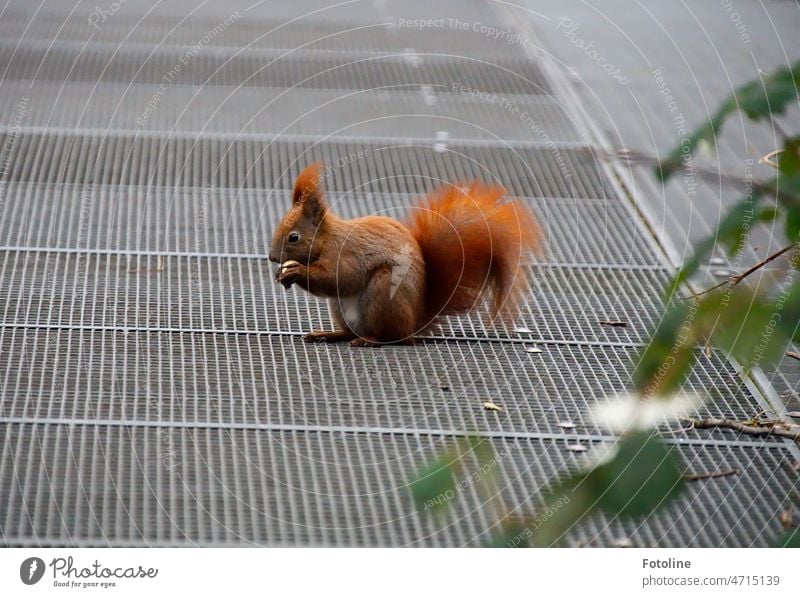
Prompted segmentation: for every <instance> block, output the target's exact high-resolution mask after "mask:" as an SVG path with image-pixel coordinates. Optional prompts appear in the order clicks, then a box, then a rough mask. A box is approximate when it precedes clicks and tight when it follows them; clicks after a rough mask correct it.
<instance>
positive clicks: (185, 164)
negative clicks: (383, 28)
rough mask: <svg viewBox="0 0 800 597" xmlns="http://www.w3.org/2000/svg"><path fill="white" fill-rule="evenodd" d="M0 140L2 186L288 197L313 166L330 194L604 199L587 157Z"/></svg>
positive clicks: (422, 146)
mask: <svg viewBox="0 0 800 597" xmlns="http://www.w3.org/2000/svg"><path fill="white" fill-rule="evenodd" d="M9 135H10V133H5V134H0V146H9V145H10V146H11V147H12V152H11V153H12V156H13V157H14V158H16V159H14V160H13V161H12V162H11V163H10V164H9V167H8V169H7V172H6V173H5V176H4V178H3V180H5V181H7V182H39V183H76V184H106V185H114V186H118V185H137V186H152V185H155V186H162V187H175V186H182V187H186V186H190V187H204V188H212V189H213V188H214V187H218V186H219V187H226V188H233V189H239V188H257V189H291V188H292V186H293V184H294V181H295V179H296V178H297V175H298V174H300V171H301V170H302V169H303V168H304V167H305V166H306V165H308V164H309V163H311V162H315V161H318V160H322V161H324V162H325V163H326V164H328V166H329V170H328V175H327V177H326V179H325V183H326V186H327V187H328V188H329V189H330V190H332V191H340V192H344V191H351V190H354V189H355V190H359V191H370V192H374V193H423V192H426V191H430V190H432V189H433V188H435V187H437V186H439V185H440V184H442V183H444V182H447V181H453V180H454V181H459V180H473V179H476V178H477V179H482V180H486V181H488V182H495V183H498V184H503V185H504V186H505V187H506V189H507V190H508V192H509V193H511V194H513V195H521V196H526V197H567V198H573V199H575V198H581V197H585V198H590V199H597V198H606V197H608V196H609V195H610V194H611V192H612V191H611V188H610V183H609V181H608V180H607V179H606V177H605V176H604V175H603V173H602V172H601V171H600V166H599V164H598V162H597V160H596V159H595V158H594V157H593V155H592V153H591V152H590V151H589V150H587V149H572V148H561V149H559V148H558V147H554V148H546V147H535V146H534V147H519V148H516V147H504V146H500V147H487V146H485V145H473V144H469V145H467V144H463V143H462V144H458V143H452V144H450V145H449V146H447V147H444V148H441V149H440V148H437V147H436V146H435V143H434V142H432V141H431V142H427V143H415V142H413V141H409V142H403V141H392V140H387V141H385V142H378V141H369V142H367V141H359V142H357V143H356V142H349V143H348V142H336V141H317V142H313V143H312V142H309V141H301V140H296V141H292V140H287V139H284V138H283V137H279V138H275V139H272V140H256V139H238V138H236V137H232V138H227V139H222V138H207V137H201V138H199V139H197V138H191V137H178V138H175V137H169V138H166V139H164V138H158V137H152V136H137V135H133V134H131V135H122V134H113V133H104V134H102V135H101V134H80V133H77V134H74V133H39V132H36V133H21V134H15V135H14V136H13V139H14V140H13V141H10V137H9Z"/></svg>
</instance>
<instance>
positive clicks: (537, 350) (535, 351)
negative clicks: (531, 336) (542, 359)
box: [525, 346, 542, 354]
mask: <svg viewBox="0 0 800 597" xmlns="http://www.w3.org/2000/svg"><path fill="white" fill-rule="evenodd" d="M525 352H529V353H531V354H539V353H540V352H542V349H541V348H539V347H537V346H527V347H526V348H525Z"/></svg>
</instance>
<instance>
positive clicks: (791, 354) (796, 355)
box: [786, 350, 800, 361]
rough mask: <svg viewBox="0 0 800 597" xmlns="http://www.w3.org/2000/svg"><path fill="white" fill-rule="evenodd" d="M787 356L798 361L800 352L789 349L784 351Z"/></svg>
mask: <svg viewBox="0 0 800 597" xmlns="http://www.w3.org/2000/svg"><path fill="white" fill-rule="evenodd" d="M786 356H787V357H792V358H793V359H797V360H798V361H800V353H796V352H792V351H791V350H790V351H789V352H787V353H786Z"/></svg>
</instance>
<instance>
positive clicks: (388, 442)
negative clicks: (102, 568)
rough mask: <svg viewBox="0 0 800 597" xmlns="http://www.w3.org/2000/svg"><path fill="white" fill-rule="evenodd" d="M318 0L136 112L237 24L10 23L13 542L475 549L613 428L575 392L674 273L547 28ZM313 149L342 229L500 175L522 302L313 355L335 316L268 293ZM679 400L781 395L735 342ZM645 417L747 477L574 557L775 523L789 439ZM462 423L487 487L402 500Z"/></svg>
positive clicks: (0, 271) (526, 510) (754, 537)
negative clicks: (493, 313) (551, 54)
mask: <svg viewBox="0 0 800 597" xmlns="http://www.w3.org/2000/svg"><path fill="white" fill-rule="evenodd" d="M14 4H16V5H17V6H13V5H14ZM247 4H250V3H247ZM323 4H324V3H321V2H311V1H310V0H298V1H297V2H295V3H292V6H291V7H290V6H289V5H288V4H287V5H280V6H278V5H271V6H270V8H269V10H270V11H272V13H273V14H265V11H266V10H267V9H265V8H263V7H262V8H261V9H253V12H248V13H247V17H246V18H242V19H240V20H238V21H237V22H236V23H235V24H234V25H232V26H231V27H229V28H225V29H224V30H220V31H218V35H216V36H215V37H214V38H213V39H211V40H209V42H208V43H207V44H205V45H203V46H202V47H199V48H198V49H196V51H195V53H193V54H192V56H191V59H190V60H189V61H188V64H187V65H186V66H185V68H182V69H180V72H179V73H176V74H175V76H174V79H173V80H171V81H170V83H169V85H167V86H166V89H165V91H164V92H163V94H161V95H159V97H158V101H157V103H156V104H157V105H156V106H155V107H153V108H152V110H151V111H150V112H146V110H147V109H148V108H147V105H148V102H149V101H150V100H151V99H152V98H153V97H154V95H153V94H154V93H155V92H156V91H157V89H158V85H159V84H160V83H162V82H163V77H164V75H165V74H166V73H168V72H169V71H170V70H171V69H173V67H174V65H175V64H176V63H178V62H180V57H181V56H184V55H186V52H187V51H189V50H190V49H192V48H195V47H196V44H198V40H200V39H202V38H203V36H204V35H205V34H206V33H207V32H208V31H209V30H211V29H213V28H214V27H215V26H216V25H217V24H218V23H220V21H222V19H224V18H225V17H226V16H228V14H230V13H227V14H223V15H219V14H214V13H213V12H212V8H210V7H209V8H208V9H205V8H204V9H203V10H199V12H197V13H196V14H194V13H193V16H192V18H190V19H184V18H183V16H184V12H185V11H183V8H184V7H183V5H181V4H180V0H165V2H164V6H163V7H160V8H159V10H162V12H161V13H158V12H156V13H154V14H152V15H150V16H148V17H147V18H145V19H141V17H142V15H143V14H144V13H145V12H146V11H147V10H148V9H149V8H151V3H148V2H144V0H141V1H139V0H128V2H127V3H125V10H124V11H123V12H121V13H120V14H119V15H115V18H113V19H110V20H109V21H108V22H107V23H104V24H103V25H102V26H101V27H99V28H94V27H92V26H90V25H88V24H87V20H86V14H84V13H86V12H88V11H90V10H92V9H93V7H86V8H85V10H84V9H83V8H78V9H76V13H75V14H73V15H72V16H71V17H65V15H62V14H61V12H60V10H59V9H58V6H57V5H55V4H53V5H51V6H46V7H45V8H44V9H43V10H41V11H39V12H38V13H37V14H36V16H35V17H34V16H33V15H32V14H31V13H29V12H27V11H26V10H25V6H24V5H23V3H21V2H12V7H11V9H10V11H9V12H7V13H3V16H0V34H2V37H3V41H2V42H0V63H2V64H4V65H6V66H5V67H4V68H5V70H4V73H3V75H2V84H0V158H2V159H0V503H2V504H4V506H5V507H4V508H3V509H0V543H1V544H4V545H14V546H20V545H24V546H29V545H47V546H70V545H81V546H103V545H113V546H122V545H126V546H127V545H131V546H144V545H157V546H166V545H198V546H209V545H334V546H401V545H402V546H477V545H484V544H486V543H487V542H488V541H489V540H490V539H491V537H492V536H493V534H494V533H495V532H496V531H497V527H496V525H497V522H498V520H500V518H501V517H502V516H505V515H509V516H512V517H513V516H526V515H530V514H531V513H532V512H533V511H534V510H535V509H536V508H537V507H539V506H541V499H542V498H541V491H542V489H543V488H544V487H545V486H546V484H547V483H548V482H551V481H553V480H554V479H556V478H557V477H558V476H559V475H561V474H564V473H565V472H567V471H569V470H572V469H575V468H576V467H578V466H579V465H581V464H582V463H583V462H584V459H585V458H586V457H587V456H586V455H585V454H582V453H580V452H575V451H572V450H570V449H569V447H568V446H569V445H570V444H574V443H580V444H582V445H585V446H586V447H587V448H593V447H602V446H603V445H605V444H609V443H610V442H611V441H612V440H613V436H612V435H611V434H610V433H609V432H608V431H607V430H606V429H604V428H603V427H601V426H599V425H598V423H597V421H595V420H594V417H593V414H592V407H593V406H594V405H595V404H597V403H598V402H599V401H600V400H602V399H603V398H604V397H605V396H607V395H610V394H617V393H624V392H625V391H626V390H628V389H629V388H630V387H631V382H630V371H631V370H632V368H633V367H635V365H636V361H637V355H638V354H639V353H640V351H641V350H642V348H643V346H644V344H645V342H646V341H647V338H648V330H649V329H650V328H651V327H652V326H653V325H655V324H656V323H657V321H658V318H659V316H660V313H661V310H662V308H663V305H662V302H661V301H662V297H661V288H662V287H663V284H664V282H665V280H667V278H668V276H669V275H670V268H669V267H668V266H667V265H666V261H665V260H664V259H663V257H662V252H661V250H660V248H659V243H658V241H657V239H655V238H654V237H653V236H652V234H651V232H650V230H649V229H648V228H647V227H646V226H645V225H644V224H643V222H642V221H641V219H640V217H639V214H638V212H637V204H634V203H632V202H631V200H630V199H629V198H628V197H626V196H624V195H623V194H622V193H621V191H620V189H619V187H618V185H617V183H616V179H615V175H614V172H613V170H611V169H609V168H608V167H607V164H605V163H603V162H602V161H601V160H600V159H598V157H597V156H598V155H600V153H601V152H598V140H597V139H595V138H594V136H593V135H592V134H589V133H587V131H588V130H589V129H588V128H587V126H586V122H585V120H584V117H583V116H581V115H580V113H579V110H576V109H575V106H574V105H572V104H571V102H572V101H573V100H572V99H571V98H570V96H568V95H566V94H564V93H563V85H564V78H565V75H564V73H563V72H561V71H560V70H559V69H557V68H553V67H552V66H548V62H547V60H546V59H545V57H544V55H543V54H542V53H541V52H539V53H537V49H538V48H539V47H540V44H539V43H538V41H537V40H536V39H535V38H532V37H529V38H528V39H527V43H509V42H508V41H504V40H492V39H490V38H489V37H487V36H486V35H482V34H479V33H475V32H473V31H466V32H462V31H455V30H452V29H443V30H442V31H440V32H437V34H436V35H431V34H430V32H426V31H420V30H418V29H414V28H410V27H405V28H403V27H397V26H391V25H392V23H395V24H396V23H397V22H398V15H400V14H402V15H403V17H404V18H405V17H408V18H411V17H429V18H438V16H439V14H440V12H441V11H445V12H444V13H443V14H444V15H445V16H458V17H459V18H460V19H462V20H467V21H475V22H478V21H480V22H481V23H488V24H492V25H494V26H497V27H507V25H506V24H504V23H505V21H504V18H505V17H504V16H503V15H504V13H503V12H502V10H501V7H499V6H496V5H494V4H487V3H482V2H477V1H472V0H470V1H464V0H459V1H458V2H457V3H453V2H452V1H447V2H442V3H437V4H436V5H434V3H430V2H428V3H424V2H419V1H412V2H403V3H395V2H389V1H387V2H383V3H380V6H379V5H378V4H374V5H373V4H368V5H359V6H356V7H353V6H349V7H348V6H343V7H339V8H337V9H331V10H330V11H328V12H325V11H323V12H321V13H319V14H317V15H312V16H308V17H305V18H301V19H297V20H295V21H292V22H288V21H289V20H290V19H292V18H294V17H296V16H299V15H300V14H302V11H306V10H309V11H311V10H314V9H319V8H320V6H322V5H323ZM204 6H205V5H204ZM237 7H238V3H237V1H235V0H231V2H230V3H226V6H225V9H226V10H230V11H234V10H236V8H237ZM195 8H196V7H194V6H193V7H191V9H192V10H194V9H195ZM246 8H247V7H246V6H243V7H242V8H241V11H244V10H245V9H246ZM259 10H261V11H262V12H258V11H259ZM297 10H299V11H301V12H299V13H297V14H294V13H293V12H292V11H297ZM81 11H83V12H81ZM79 13H80V14H79ZM290 13H291V14H290ZM176 15H181V16H176ZM117 17H118V18H117ZM328 17H330V18H328ZM524 33H525V35H530V33H529V32H524ZM545 54H546V51H545ZM454 84H457V85H463V86H466V87H468V88H472V89H474V90H476V91H481V92H485V93H486V94H487V95H485V96H483V97H480V96H477V95H475V94H472V93H469V92H466V93H465V92H463V91H462V92H459V91H458V90H457V89H455V88H454ZM487 97H488V98H491V99H489V100H487V99H486V98H487ZM509 106H510V107H509ZM515 110H516V111H515ZM520 112H524V113H525V114H526V115H527V116H528V117H529V118H530V123H532V124H530V123H526V122H522V121H521V120H520V116H519V114H520ZM145 113H146V114H147V118H146V121H145V122H139V121H138V120H139V119H140V118H141V116H142V114H145ZM442 133H445V134H444V135H443V134H442ZM315 159H324V160H325V161H326V163H327V164H328V165H329V166H331V169H330V171H329V175H328V176H327V179H326V182H327V186H328V188H329V198H330V202H331V203H332V204H333V206H334V209H336V211H337V212H338V213H340V214H341V215H344V216H347V217H354V216H360V215H367V214H386V215H392V216H395V217H400V218H402V217H403V216H405V215H406V214H407V213H408V210H409V209H411V206H412V205H413V203H414V201H415V198H416V196H417V195H418V194H420V193H424V192H426V191H428V190H430V189H431V188H433V187H434V186H436V185H437V184H438V183H439V182H440V181H445V180H446V181H457V180H467V179H471V178H480V179H483V180H486V181H491V182H497V183H499V184H503V185H504V186H505V187H506V188H507V189H508V190H509V192H510V193H511V194H513V195H515V196H518V197H519V198H521V200H522V201H524V202H526V203H527V204H528V205H530V206H531V207H532V209H534V210H535V211H536V213H537V215H538V217H539V221H540V222H541V225H542V228H543V232H544V234H545V236H546V239H547V251H546V254H545V255H543V256H542V257H541V258H540V259H538V260H537V261H536V262H531V263H526V264H525V267H524V271H525V274H526V276H528V277H529V279H530V282H531V287H530V290H529V293H528V295H527V296H526V300H525V302H524V305H523V308H522V310H521V313H520V315H519V317H518V318H517V319H516V320H515V321H514V322H511V323H509V324H507V325H493V324H492V323H491V322H489V321H488V318H487V317H486V314H481V313H478V314H475V315H471V316H469V317H463V318H450V319H449V320H447V321H446V322H444V323H443V325H442V327H441V328H440V329H439V330H436V331H435V332H433V333H432V335H430V336H429V337H427V338H424V339H423V341H421V342H420V343H419V344H418V345H417V346H414V347H396V348H389V349H381V350H352V349H348V348H347V347H343V346H320V345H308V344H305V343H303V341H302V339H301V335H302V334H303V333H305V332H307V331H310V330H311V329H319V328H325V327H328V326H329V325H330V323H329V317H328V313H327V305H326V304H325V303H323V302H321V301H318V300H316V299H314V298H313V297H309V296H307V295H305V294H303V293H301V292H299V291H297V290H292V291H289V292H286V291H284V289H283V288H281V287H280V286H278V285H276V284H275V283H274V282H273V281H272V276H273V273H272V267H271V264H269V263H268V262H267V261H266V260H265V259H264V256H265V254H266V252H267V247H268V245H269V242H270V236H271V234H272V230H273V229H274V227H275V225H276V223H277V222H278V221H279V219H280V217H281V215H282V214H283V213H284V211H285V210H286V208H287V206H288V203H289V190H290V189H291V186H292V183H293V179H294V177H295V176H296V175H297V173H298V172H299V170H300V169H301V168H302V167H303V166H304V165H306V164H307V163H308V162H310V161H312V160H315ZM608 322H622V323H624V325H616V326H611V325H607V324H608ZM534 347H535V348H536V349H538V350H539V351H540V352H531V350H530V349H531V348H534ZM683 388H684V391H686V392H692V393H703V394H707V395H708V396H709V400H708V401H707V402H706V404H705V405H704V406H702V407H701V410H700V411H699V413H700V414H701V415H705V416H720V417H730V418H736V419H742V418H747V417H751V416H754V415H757V414H758V413H759V412H762V411H764V410H769V409H771V408H772V407H773V406H774V405H773V404H771V403H770V402H769V397H768V395H767V393H765V392H764V391H763V388H760V387H758V386H756V385H755V384H754V383H752V382H751V381H749V380H747V381H746V380H744V379H743V378H742V376H741V374H740V372H739V369H738V367H737V366H736V365H735V364H733V363H730V362H729V361H727V360H726V359H725V358H723V356H722V355H720V354H712V355H710V356H706V355H705V354H700V353H698V365H697V367H696V369H695V370H694V372H693V373H692V374H691V375H690V376H689V378H688V379H687V381H686V382H685V384H684V387H683ZM486 400H491V401H493V402H495V403H498V404H501V405H502V406H503V407H504V409H505V410H504V411H503V412H501V413H498V412H489V411H486V410H484V409H483V408H482V403H483V402H484V401H486ZM565 422H568V423H572V424H573V425H574V427H572V426H565V425H564V423H565ZM660 431H662V432H663V435H664V437H665V438H666V440H667V443H668V445H669V446H670V447H671V449H674V450H675V451H676V453H677V455H678V457H679V458H680V460H681V461H682V462H683V463H684V464H685V466H686V469H687V471H689V472H693V473H705V472H711V471H714V470H718V469H720V468H736V469H737V470H738V471H739V474H737V475H732V476H728V477H724V478H720V479H714V480H713V481H709V482H702V483H690V484H689V489H688V491H687V492H686V494H685V495H684V496H683V497H682V498H681V499H680V500H679V501H677V502H676V503H674V504H672V505H671V506H670V507H669V508H668V509H666V510H665V511H664V512H661V513H659V514H658V515H655V516H651V517H649V518H647V519H646V520H642V521H636V522H622V521H619V520H608V519H606V518H603V517H596V518H594V519H592V520H590V521H588V522H586V523H584V524H582V525H580V526H579V527H578V528H576V529H574V530H573V531H572V532H571V533H570V535H569V536H568V537H567V543H568V544H569V545H573V546H597V545H606V546H608V545H634V546H643V547H644V546H661V547H670V546H683V545H689V546H722V545H724V546H740V547H746V546H765V545H766V544H767V542H768V540H769V538H770V537H771V536H772V535H774V534H777V533H778V532H779V531H780V529H781V525H780V521H779V516H780V514H781V512H783V511H784V510H786V509H787V508H789V507H790V506H791V503H790V502H789V501H788V500H791V499H792V498H791V495H792V492H793V491H796V490H797V489H798V488H800V483H799V482H798V474H797V472H796V470H795V471H793V470H792V466H793V465H794V463H796V462H797V461H798V460H800V451H798V449H797V446H795V445H794V444H791V443H789V442H786V441H782V440H777V439H774V438H769V439H763V438H755V437H751V436H740V435H736V434H733V433H729V432H724V431H704V432H702V433H701V432H698V431H693V430H686V429H680V428H677V427H674V426H664V427H662V428H661V429H660ZM465 435H477V436H480V437H482V438H484V440H485V441H487V442H489V443H490V444H491V446H492V447H493V449H494V451H495V454H496V476H495V479H494V486H493V489H494V490H496V495H495V493H494V492H492V493H491V494H485V493H482V492H481V491H480V489H479V487H478V486H476V485H470V486H467V487H466V488H465V489H463V491H460V492H459V494H458V496H457V498H456V499H454V500H453V507H452V509H451V510H449V511H448V512H447V513H446V515H445V516H443V517H432V516H430V514H429V513H427V512H424V511H419V510H418V508H417V507H416V506H415V505H414V503H413V501H412V499H411V496H410V492H409V488H408V486H409V483H410V482H411V481H412V480H413V479H414V478H415V475H416V473H417V472H418V471H419V470H420V469H421V468H422V467H423V466H424V465H425V464H426V463H427V462H429V461H430V460H431V459H433V458H434V457H436V456H437V455H438V454H440V453H441V451H442V450H443V449H444V448H445V447H447V446H451V445H452V442H454V441H455V440H456V439H457V438H459V437H463V436H465ZM471 466H475V467H477V463H476V462H475V461H474V457H473V456H472V455H467V456H466V457H465V467H466V468H467V469H469V467H471ZM786 496H790V497H789V498H787V497H786Z"/></svg>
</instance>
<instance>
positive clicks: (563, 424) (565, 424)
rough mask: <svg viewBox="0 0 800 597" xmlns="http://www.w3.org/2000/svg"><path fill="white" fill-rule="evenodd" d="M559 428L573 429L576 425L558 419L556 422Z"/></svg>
mask: <svg viewBox="0 0 800 597" xmlns="http://www.w3.org/2000/svg"><path fill="white" fill-rule="evenodd" d="M556 425H558V426H559V427H561V429H575V427H576V425H575V423H573V422H572V421H559V422H558V423H556Z"/></svg>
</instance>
